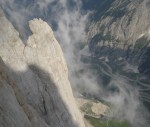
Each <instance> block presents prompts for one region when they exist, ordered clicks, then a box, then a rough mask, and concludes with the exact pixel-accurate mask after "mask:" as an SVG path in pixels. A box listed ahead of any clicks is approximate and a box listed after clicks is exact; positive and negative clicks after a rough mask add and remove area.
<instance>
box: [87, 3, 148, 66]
mask: <svg viewBox="0 0 150 127" xmlns="http://www.w3.org/2000/svg"><path fill="white" fill-rule="evenodd" d="M106 3H107V2H106ZM107 4H108V3H107ZM103 6H104V7H105V6H107V5H105V4H104V5H103ZM149 7H150V1H149V0H133V1H130V0H114V1H113V2H112V3H111V4H110V5H109V7H108V9H107V10H105V11H103V12H102V13H101V11H100V12H99V13H100V16H99V17H97V16H98V15H94V16H93V17H95V18H96V19H97V20H95V19H94V20H93V22H92V23H91V25H90V28H89V33H88V36H87V40H88V42H89V48H90V50H91V51H92V52H94V53H95V54H96V55H100V56H102V55H103V56H107V57H109V59H111V60H114V59H118V58H120V57H122V58H123V59H130V60H132V61H134V62H135V63H140V62H141V59H142V55H143V53H144V52H143V51H144V50H145V49H146V48H147V47H148V46H149V43H150V41H149V40H150V36H149V35H150V27H149V26H150V23H149V20H150V15H149V14H150V13H149V12H150V10H149ZM96 14H98V12H97V13H96Z"/></svg>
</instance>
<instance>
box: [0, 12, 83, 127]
mask: <svg viewBox="0 0 150 127" xmlns="http://www.w3.org/2000/svg"><path fill="white" fill-rule="evenodd" d="M29 27H30V29H31V31H32V33H33V34H32V35H31V36H30V37H29V39H28V41H27V43H26V44H24V43H23V42H22V40H21V39H20V37H19V33H18V32H17V31H16V30H15V29H14V27H13V26H12V24H11V23H10V22H9V21H8V20H7V19H6V18H5V16H4V14H3V12H2V11H0V57H1V59H0V126H1V127H85V125H84V122H83V118H82V115H81V114H80V112H79V110H78V108H77V105H76V102H75V99H74V97H73V94H72V89H71V86H70V83H69V81H68V70H67V66H66V62H65V60H64V57H63V53H62V50H61V48H60V46H59V43H58V42H57V40H56V39H55V37H54V34H53V31H52V29H51V28H50V27H49V26H48V24H47V23H46V22H44V21H43V20H41V19H33V20H31V21H29Z"/></svg>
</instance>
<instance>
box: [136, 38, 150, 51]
mask: <svg viewBox="0 0 150 127" xmlns="http://www.w3.org/2000/svg"><path fill="white" fill-rule="evenodd" d="M149 43H150V41H149V40H148V38H147V37H141V38H139V39H138V40H137V41H136V42H135V46H134V48H135V49H141V48H144V47H145V46H147V45H148V44H149Z"/></svg>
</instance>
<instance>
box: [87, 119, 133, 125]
mask: <svg viewBox="0 0 150 127" xmlns="http://www.w3.org/2000/svg"><path fill="white" fill-rule="evenodd" d="M85 118H86V119H87V120H88V121H89V122H90V123H91V124H92V125H93V126H94V127H131V125H130V124H129V123H128V122H127V121H119V120H105V121H104V120H100V119H98V118H94V117H90V116H86V117H85Z"/></svg>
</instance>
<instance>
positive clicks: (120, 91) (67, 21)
mask: <svg viewBox="0 0 150 127" xmlns="http://www.w3.org/2000/svg"><path fill="white" fill-rule="evenodd" d="M0 5H1V7H2V8H3V10H4V12H5V13H6V15H7V17H8V19H9V20H10V21H11V22H12V23H13V25H14V26H15V27H16V29H17V30H18V31H19V33H20V36H21V37H22V38H23V39H24V41H26V40H27V38H28V36H29V34H31V33H30V32H29V29H28V21H29V20H31V19H32V18H35V17H37V18H42V19H44V20H45V21H47V22H48V23H49V24H50V25H51V26H52V28H53V30H54V33H55V36H56V38H57V40H58V41H59V43H60V45H61V47H62V49H63V52H64V55H65V58H66V60H67V63H68V67H69V78H70V81H71V83H72V86H73V88H74V89H75V90H77V91H78V90H79V91H80V90H81V89H82V90H83V91H85V92H87V93H91V94H96V95H99V96H100V97H102V98H103V99H104V100H105V101H107V102H109V103H111V104H112V105H113V106H114V107H115V108H114V111H113V113H112V116H113V117H116V118H118V119H121V120H128V121H130V122H131V123H132V124H133V125H134V126H135V127H142V126H144V127H148V126H149V125H148V123H147V121H146V118H148V117H147V115H148V114H146V112H147V109H146V108H145V107H144V106H143V104H142V103H141V101H140V99H139V96H140V93H139V91H140V88H138V87H137V88H136V87H135V86H134V85H133V84H131V82H129V81H128V80H127V79H126V78H124V77H122V76H120V75H116V74H111V76H112V79H111V81H110V83H109V85H108V86H107V88H104V87H103V85H102V84H101V83H100V82H98V80H97V78H98V74H96V73H95V72H94V71H93V70H92V69H89V68H90V66H89V65H88V63H83V62H82V61H81V60H80V58H81V54H80V53H79V51H80V49H81V47H83V46H84V44H85V42H84V41H85V40H84V39H85V37H86V30H85V29H86V24H87V23H88V21H89V19H88V18H89V14H90V12H83V10H82V1H81V0H36V1H35V0H31V1H29V0H22V1H18V0H0ZM86 51H87V50H86ZM88 55H89V52H88ZM111 88H115V89H116V90H115V91H114V92H112V91H110V90H108V89H111ZM82 90H81V91H82Z"/></svg>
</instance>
